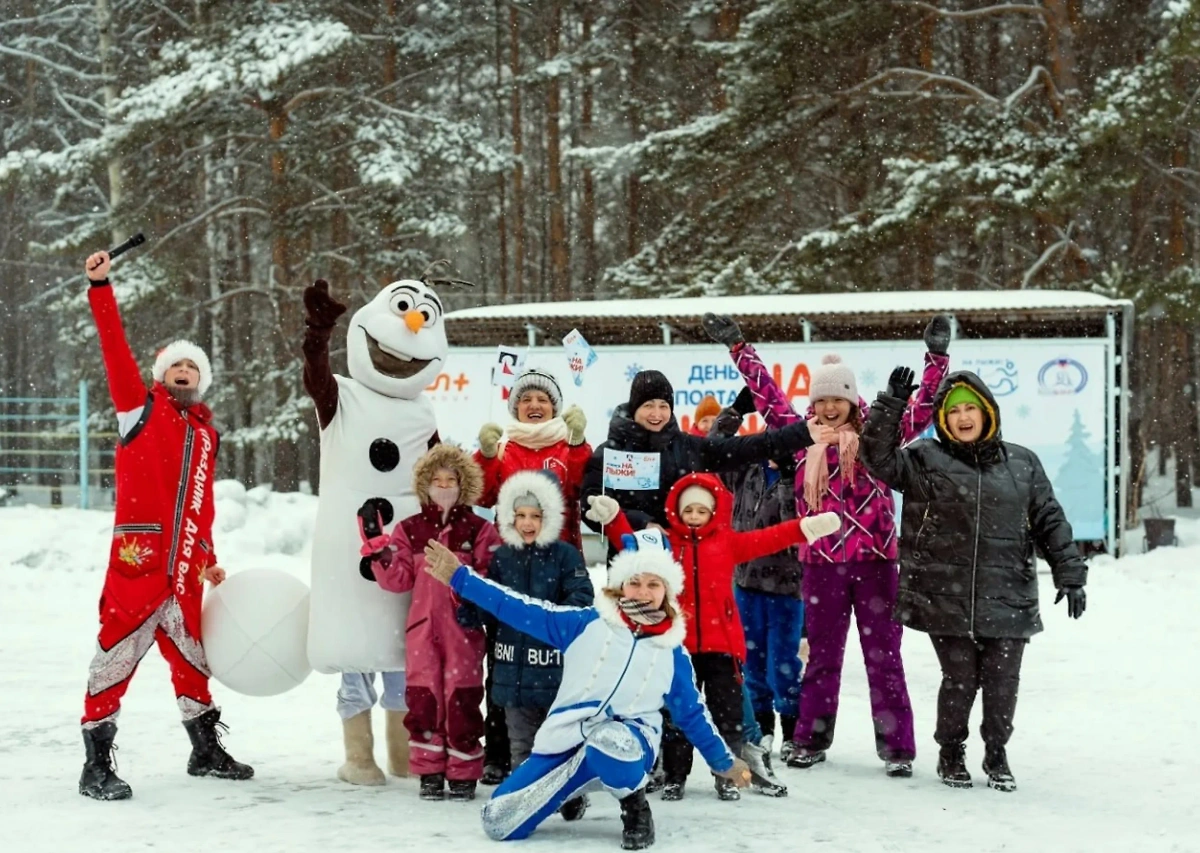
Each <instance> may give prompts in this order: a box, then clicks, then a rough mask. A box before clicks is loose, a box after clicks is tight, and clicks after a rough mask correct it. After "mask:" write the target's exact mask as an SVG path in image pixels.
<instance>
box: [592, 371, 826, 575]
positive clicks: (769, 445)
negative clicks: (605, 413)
mask: <svg viewBox="0 0 1200 853" xmlns="http://www.w3.org/2000/svg"><path fill="white" fill-rule="evenodd" d="M674 400H675V391H674V389H673V388H672V387H671V383H670V381H668V379H667V377H666V376H664V375H663V374H662V373H660V372H658V371H657V370H643V371H642V372H641V373H639V374H638V375H637V376H635V377H634V378H633V382H632V384H631V385H630V388H629V402H628V403H623V404H621V405H619V406H617V408H616V410H615V411H614V412H613V416H612V421H611V422H610V423H609V426H608V440H607V441H605V442H604V443H603V444H601V445H600V446H599V447H597V448H596V450H595V452H594V453H593V454H592V458H591V459H590V460H589V461H588V466H587V471H586V472H585V473H584V475H583V492H582V509H583V512H584V513H586V512H587V510H588V509H589V508H590V507H591V501H590V500H589V499H590V498H592V497H595V496H596V495H600V494H607V495H608V496H609V497H612V498H615V499H616V500H617V502H618V503H619V504H620V505H621V509H622V510H624V512H625V516H626V517H627V518H628V519H629V523H630V525H631V526H632V527H633V529H634V530H641V529H642V528H644V527H646V525H648V524H657V525H659V526H660V527H663V528H666V526H667V517H666V512H665V504H666V499H667V492H669V491H670V490H671V487H672V486H673V485H675V482H676V481H677V480H679V479H680V478H682V477H683V476H684V475H686V474H691V473H694V472H698V471H736V470H738V469H740V468H744V467H745V466H747V465H749V464H751V463H753V462H761V461H764V460H767V459H783V458H786V457H789V456H795V454H796V451H798V450H803V449H804V448H805V447H808V446H809V445H811V444H812V436H811V435H809V432H808V424H806V423H804V422H803V421H800V422H798V423H795V424H792V425H791V426H788V427H785V428H784V429H781V430H777V431H773V432H765V433H759V434H758V435H747V436H734V437H731V438H725V437H720V436H717V437H713V436H709V437H705V438H702V437H700V436H697V435H691V434H689V433H685V432H684V431H683V430H681V429H680V428H679V424H678V423H677V422H676V420H675V413H674ZM605 448H612V449H614V450H622V451H630V452H637V453H658V454H659V466H660V467H659V484H658V488H657V489H647V490H644V491H627V490H624V489H607V490H606V489H605V488H604V450H605ZM584 521H585V523H586V524H587V525H588V526H589V527H591V528H592V529H593V530H596V531H598V530H599V529H600V525H598V524H596V523H595V522H594V521H592V520H591V519H589V518H587V517H586V515H585V516H584ZM610 551H611V549H610ZM610 556H611V554H610Z"/></svg>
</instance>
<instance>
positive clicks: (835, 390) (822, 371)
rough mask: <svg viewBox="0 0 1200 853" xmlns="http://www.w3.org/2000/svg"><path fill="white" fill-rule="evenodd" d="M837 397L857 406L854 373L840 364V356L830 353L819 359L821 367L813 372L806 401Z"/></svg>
mask: <svg viewBox="0 0 1200 853" xmlns="http://www.w3.org/2000/svg"><path fill="white" fill-rule="evenodd" d="M826 397H838V398H840V399H842V400H849V401H850V402H851V403H853V404H854V405H858V382H856V381H855V379H854V371H853V370H851V369H850V368H849V367H847V366H846V365H845V364H843V363H842V357H841V356H840V355H834V354H833V353H830V354H829V355H827V356H825V357H824V358H822V359H821V366H820V367H818V368H817V369H816V370H814V371H813V374H812V378H811V380H810V381H809V383H808V399H810V400H823V399H825V398H826Z"/></svg>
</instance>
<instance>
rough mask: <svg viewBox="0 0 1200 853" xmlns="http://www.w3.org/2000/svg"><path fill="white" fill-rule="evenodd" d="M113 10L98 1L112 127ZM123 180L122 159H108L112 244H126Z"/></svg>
mask: <svg viewBox="0 0 1200 853" xmlns="http://www.w3.org/2000/svg"><path fill="white" fill-rule="evenodd" d="M112 27H113V23H112V6H111V5H110V3H109V0H96V28H97V30H99V33H100V45H99V46H100V72H101V73H102V74H103V75H104V88H103V93H104V111H105V123H107V124H109V125H111V124H113V123H114V122H113V116H112V110H113V106H114V105H115V104H116V102H117V65H116V62H115V61H114V58H113V43H112ZM123 190H124V185H123V182H122V178H121V158H120V157H118V156H116V155H113V156H111V157H109V158H108V207H109V211H110V214H109V223H110V226H111V231H112V233H111V236H112V241H113V243H120V242H123V241H124V240H125V231H124V229H122V228H121V226H120V225H118V224H117V221H118V217H119V216H120V211H121V202H122V199H123V196H124V192H123Z"/></svg>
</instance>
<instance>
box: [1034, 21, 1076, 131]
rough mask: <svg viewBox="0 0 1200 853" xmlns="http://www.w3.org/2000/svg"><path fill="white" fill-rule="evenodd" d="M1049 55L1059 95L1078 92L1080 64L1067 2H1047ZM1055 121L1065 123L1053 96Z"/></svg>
mask: <svg viewBox="0 0 1200 853" xmlns="http://www.w3.org/2000/svg"><path fill="white" fill-rule="evenodd" d="M1042 6H1043V7H1044V8H1045V9H1046V15H1045V21H1046V52H1047V55H1048V57H1049V59H1050V76H1051V78H1053V80H1054V85H1055V86H1056V87H1057V88H1058V93H1059V94H1060V95H1066V94H1067V93H1068V92H1075V91H1078V89H1079V77H1078V67H1079V66H1078V60H1077V58H1076V54H1075V28H1074V26H1072V23H1071V14H1070V10H1069V8H1068V0H1045V2H1044V3H1043V4H1042ZM1050 101H1051V105H1052V106H1053V108H1054V115H1055V118H1058V119H1060V120H1061V119H1062V118H1063V113H1064V105H1063V104H1062V102H1061V101H1059V100H1058V98H1056V97H1054V96H1051V99H1050Z"/></svg>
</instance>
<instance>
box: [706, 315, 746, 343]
mask: <svg viewBox="0 0 1200 853" xmlns="http://www.w3.org/2000/svg"><path fill="white" fill-rule="evenodd" d="M700 322H701V324H702V325H703V326H704V331H705V332H707V333H708V336H709V337H710V338H712V339H713V340H714V341H716V342H717V343H719V344H725V346H727V347H733V346H735V345H736V344H744V343H745V342H746V339H745V338H744V337H742V330H741V329H739V328H738V324H737V323H735V322H734V321H733V318H732V317H728V316H725V315H722V316H720V317H718V316H717V315H716V314H714V313H712V312H711V311H709V312H708V313H707V314H705V315H704V319H703V320H701V321H700Z"/></svg>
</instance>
